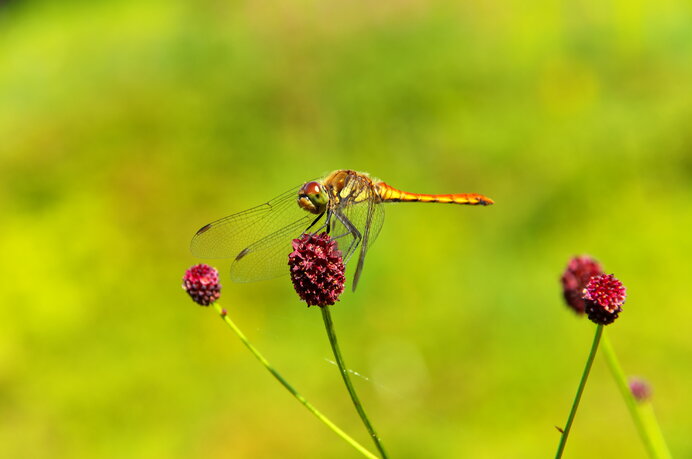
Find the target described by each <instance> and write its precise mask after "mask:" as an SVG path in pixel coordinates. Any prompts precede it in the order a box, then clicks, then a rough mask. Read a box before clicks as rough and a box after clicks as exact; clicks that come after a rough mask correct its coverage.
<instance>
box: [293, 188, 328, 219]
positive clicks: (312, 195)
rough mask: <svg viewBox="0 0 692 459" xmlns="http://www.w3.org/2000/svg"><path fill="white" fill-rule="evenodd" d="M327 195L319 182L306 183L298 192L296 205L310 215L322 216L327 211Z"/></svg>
mask: <svg viewBox="0 0 692 459" xmlns="http://www.w3.org/2000/svg"><path fill="white" fill-rule="evenodd" d="M328 202H329V195H328V194H327V190H325V188H324V186H322V184H321V183H319V182H308V183H306V184H305V185H303V186H302V187H301V188H300V190H299V191H298V205H299V206H300V207H301V208H302V209H304V210H307V211H308V212H310V213H312V214H316V215H319V214H322V213H324V212H325V211H326V210H327V203H328Z"/></svg>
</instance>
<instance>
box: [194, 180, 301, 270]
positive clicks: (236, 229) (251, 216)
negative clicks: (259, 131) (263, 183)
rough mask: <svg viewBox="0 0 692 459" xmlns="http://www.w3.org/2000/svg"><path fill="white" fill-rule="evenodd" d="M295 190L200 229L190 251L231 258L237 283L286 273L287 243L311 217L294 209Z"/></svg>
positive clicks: (289, 249) (295, 203)
mask: <svg viewBox="0 0 692 459" xmlns="http://www.w3.org/2000/svg"><path fill="white" fill-rule="evenodd" d="M299 188H300V187H296V188H294V189H291V190H289V191H287V192H285V193H283V194H281V195H279V196H277V197H276V198H274V199H272V200H271V201H269V202H266V203H264V204H262V205H259V206H257V207H253V208H251V209H248V210H245V211H243V212H239V213H237V214H233V215H229V216H228V217H224V218H222V219H220V220H217V221H215V222H212V223H209V224H208V225H205V226H203V227H202V228H200V229H199V231H197V234H195V236H194V237H193V238H192V242H191V243H190V251H191V252H192V254H193V255H195V256H197V257H201V258H231V257H233V258H235V261H234V262H233V266H232V267H231V278H232V279H233V280H234V281H237V282H249V281H254V280H262V279H270V278H272V277H277V276H279V275H281V274H284V273H288V267H287V263H288V255H289V253H290V252H291V240H292V239H293V238H296V237H299V236H300V234H301V233H302V232H303V231H304V230H305V229H306V228H307V227H308V226H309V225H310V223H311V222H312V221H313V220H314V218H315V216H314V215H312V214H309V213H308V212H306V211H304V210H303V209H301V208H300V207H299V206H298V203H297V197H298V189H299Z"/></svg>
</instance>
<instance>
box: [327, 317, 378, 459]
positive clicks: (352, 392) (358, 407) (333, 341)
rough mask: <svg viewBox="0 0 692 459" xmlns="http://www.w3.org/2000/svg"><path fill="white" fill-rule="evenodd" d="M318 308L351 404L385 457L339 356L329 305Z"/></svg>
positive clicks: (342, 359)
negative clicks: (320, 310)
mask: <svg viewBox="0 0 692 459" xmlns="http://www.w3.org/2000/svg"><path fill="white" fill-rule="evenodd" d="M320 309H322V318H323V319H324V327H325V328H326V330H327V335H328V336H329V344H331V345H332V351H333V352H334V358H335V359H336V363H337V365H338V366H339V370H340V371H341V377H342V378H343V379H344V383H345V384H346V389H348V393H349V395H350V396H351V400H352V401H353V405H354V406H355V407H356V411H358V414H359V415H360V418H361V419H362V420H363V424H365V428H366V429H368V432H369V433H370V436H371V437H372V440H373V441H374V442H375V446H377V450H378V451H379V452H380V455H381V456H382V457H383V458H385V459H386V457H387V453H386V452H385V451H384V446H383V445H382V441H381V440H380V437H379V436H378V435H377V432H375V428H374V427H373V426H372V424H371V423H370V419H368V415H367V414H366V413H365V410H364V409H363V405H362V404H361V403H360V400H359V399H358V394H356V390H355V389H354V388H353V384H352V383H351V377H350V376H349V372H348V369H347V368H346V364H345V363H344V358H343V357H342V356H341V351H340V350H339V343H338V342H337V341H336V332H335V331H334V323H333V322H332V316H331V314H330V312H329V306H324V307H321V308H320Z"/></svg>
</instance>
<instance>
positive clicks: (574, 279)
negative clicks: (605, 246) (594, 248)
mask: <svg viewBox="0 0 692 459" xmlns="http://www.w3.org/2000/svg"><path fill="white" fill-rule="evenodd" d="M600 274H603V268H601V265H600V263H598V262H597V261H596V260H594V259H593V258H591V257H590V256H588V255H581V256H578V257H574V258H572V259H571V260H570V261H569V263H568V264H567V268H566V269H565V272H564V274H563V275H562V279H561V280H562V292H563V295H564V296H565V301H566V302H567V305H568V306H569V307H571V308H572V309H573V310H574V312H576V313H577V314H583V313H584V308H585V304H584V299H583V298H582V296H583V294H584V287H586V284H587V282H589V279H591V278H592V277H593V276H598V275H600Z"/></svg>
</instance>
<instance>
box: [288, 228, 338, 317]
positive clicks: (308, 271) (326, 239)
mask: <svg viewBox="0 0 692 459" xmlns="http://www.w3.org/2000/svg"><path fill="white" fill-rule="evenodd" d="M288 266H289V267H290V268H291V280H292V281H293V287H294V288H295V289H296V292H298V295H300V298H301V299H302V300H303V301H305V302H306V303H307V304H308V306H329V305H332V304H334V303H335V302H336V301H337V300H338V299H339V295H341V293H342V292H343V291H344V280H345V277H344V270H345V268H344V262H343V259H342V258H341V252H340V251H339V249H338V247H337V245H336V241H335V240H334V239H332V238H331V237H330V236H329V235H328V234H327V233H321V234H303V235H302V236H301V237H300V239H294V240H293V252H292V253H291V254H290V255H289V256H288Z"/></svg>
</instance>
